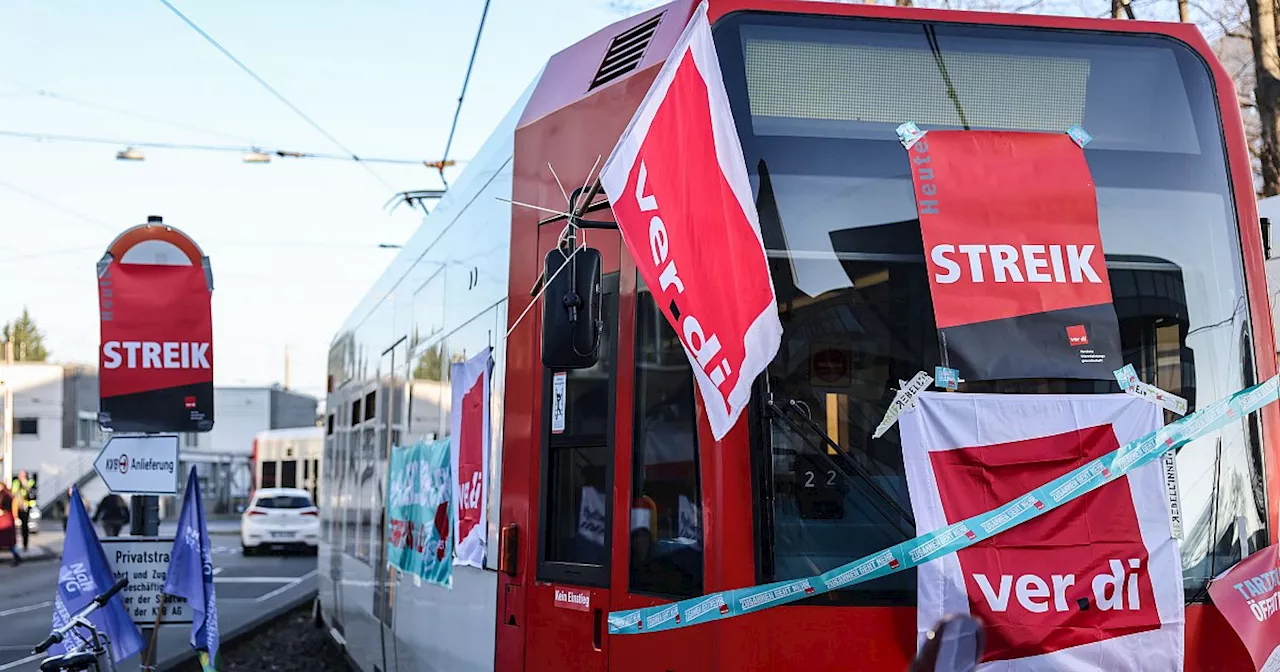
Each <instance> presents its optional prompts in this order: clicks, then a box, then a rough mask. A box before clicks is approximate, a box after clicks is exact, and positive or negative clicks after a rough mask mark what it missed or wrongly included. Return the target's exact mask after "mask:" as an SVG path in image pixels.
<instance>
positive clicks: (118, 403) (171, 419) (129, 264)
mask: <svg viewBox="0 0 1280 672" xmlns="http://www.w3.org/2000/svg"><path fill="white" fill-rule="evenodd" d="M97 278H98V288H97V289H98V313H99V328H100V334H99V353H98V354H99V359H98V363H99V375H98V424H99V425H100V426H102V428H103V429H107V430H111V431H112V432H113V436H112V437H111V439H110V440H109V441H107V445H105V446H103V448H102V452H100V453H99V454H98V457H97V458H96V459H95V460H94V464H93V468H94V470H96V471H97V472H98V474H99V476H101V477H102V481H103V483H105V484H106V486H107V487H108V488H109V489H110V490H111V492H113V493H128V494H132V495H133V497H132V500H131V502H130V526H129V527H130V533H131V534H132V536H133V538H130V539H124V540H111V542H112V543H113V544H114V545H113V546H112V547H111V550H110V551H109V554H110V555H113V557H114V559H115V561H116V562H117V563H118V564H119V563H122V564H119V566H116V565H113V566H116V569H117V573H118V574H119V573H123V574H124V575H127V576H128V577H129V579H130V583H129V591H130V595H131V596H132V597H129V598H127V599H129V600H132V601H131V602H129V604H130V605H131V606H130V614H131V615H132V616H133V618H134V620H135V622H137V623H138V624H139V626H141V628H142V630H143V635H144V637H149V639H150V642H151V644H150V645H149V647H148V649H147V651H146V652H144V654H143V669H144V670H149V669H150V668H151V666H150V664H149V663H148V661H151V660H154V658H155V653H156V652H155V648H156V638H155V633H156V631H157V629H158V628H159V627H160V626H161V625H165V624H169V623H176V622H184V621H181V620H174V618H179V619H181V618H183V617H184V616H183V614H182V612H183V611H184V610H185V605H184V604H183V603H182V602H181V601H176V602H175V601H174V600H173V599H172V598H170V599H166V596H165V595H164V593H163V589H164V580H163V578H162V575H163V574H164V572H165V571H166V570H167V568H168V562H169V554H170V552H171V549H172V547H173V540H172V539H157V538H156V536H157V535H158V534H159V531H160V502H159V498H158V496H159V495H176V494H177V493H178V477H179V471H180V463H179V454H178V434H179V433H184V432H207V431H209V430H211V429H213V409H214V398H213V397H214V395H213V315H212V308H211V305H210V300H211V297H212V293H213V271H212V268H211V266H210V264H209V257H207V256H205V254H204V252H203V251H201V249H200V246H199V245H197V244H196V243H195V241H194V240H192V239H191V238H190V236H187V235H186V234H185V233H183V232H181V231H179V230H177V229H175V228H173V227H171V226H168V225H166V224H165V223H164V221H163V220H162V219H161V218H160V217H157V216H151V217H148V218H147V223H146V224H142V225H138V226H134V227H131V228H129V229H127V230H126V231H124V232H123V233H121V234H120V235H119V236H118V237H116V239H115V240H114V241H112V242H111V244H110V246H108V248H107V250H106V253H105V254H103V256H102V259H101V260H99V262H98V265H97ZM122 544H124V546H122ZM162 557H163V560H161V559H160V558H162ZM157 567H158V568H157ZM187 618H188V619H189V615H188V616H187ZM185 622H188V623H189V622H190V620H186V621H185Z"/></svg>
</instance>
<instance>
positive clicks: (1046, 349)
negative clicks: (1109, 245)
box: [908, 131, 1122, 380]
mask: <svg viewBox="0 0 1280 672" xmlns="http://www.w3.org/2000/svg"><path fill="white" fill-rule="evenodd" d="M908 154H909V157H910V162H911V175H912V180H913V182H914V184H915V192H916V210H917V212H918V214H919V217H920V232H921V237H922V238H923V241H924V252H925V266H926V268H927V271H928V274H929V289H930V293H931V294H932V296H933V312H934V319H935V321H936V323H937V327H938V331H939V344H940V347H941V349H942V355H943V361H944V363H945V364H946V365H947V366H950V367H951V368H955V369H959V370H960V372H961V375H962V376H963V377H964V378H966V379H969V380H990V379H1008V378H1085V379H1097V380H1109V379H1111V377H1112V373H1111V372H1112V371H1114V370H1115V369H1117V368H1119V367H1120V366H1121V364H1122V361H1121V355H1120V331H1119V326H1118V322H1117V320H1116V312H1115V308H1114V307H1113V306H1112V304H1111V284H1110V280H1109V278H1108V275H1107V267H1106V261H1105V259H1104V257H1103V250H1102V236H1101V235H1100V233H1099V231H1098V203H1097V194H1096V192H1095V189H1094V185H1093V178H1092V176H1091V175H1090V173H1089V165H1088V163H1087V162H1086V161H1085V156H1084V150H1083V149H1081V148H1080V147H1079V146H1078V145H1076V143H1075V141H1073V140H1072V139H1071V138H1070V137H1069V136H1068V135H1066V134H1065V133H1061V134H1051V133H1016V132H1002V131H930V132H929V133H928V134H927V135H926V136H925V137H924V138H923V139H921V140H919V141H917V142H916V143H915V144H914V145H912V147H911V149H910V150H909V152H908Z"/></svg>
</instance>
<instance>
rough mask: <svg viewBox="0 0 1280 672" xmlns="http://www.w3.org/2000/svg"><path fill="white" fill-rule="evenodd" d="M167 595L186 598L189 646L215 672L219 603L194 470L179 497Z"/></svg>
mask: <svg viewBox="0 0 1280 672" xmlns="http://www.w3.org/2000/svg"><path fill="white" fill-rule="evenodd" d="M164 592H165V594H166V595H174V596H177V597H185V598H187V603H188V604H189V605H190V607H191V610H192V612H193V613H194V620H193V622H192V624H191V647H192V648H194V649H195V650H196V651H199V652H200V654H201V655H200V665H201V667H203V668H204V670H205V671H206V672H213V671H214V669H215V668H214V664H215V661H216V660H217V657H218V604H217V598H216V596H215V595H214V590H213V556H212V555H211V554H210V552H209V531H208V528H207V527H206V526H205V520H204V502H203V500H202V499H201V497H200V481H199V479H197V478H196V469H195V467H192V468H191V475H190V476H189V477H188V478H187V489H186V492H185V493H183V497H182V515H181V516H180V517H179V518H178V532H177V535H176V537H175V538H174V540H173V551H172V552H171V553H170V554H169V572H168V578H167V579H166V580H165V583H164Z"/></svg>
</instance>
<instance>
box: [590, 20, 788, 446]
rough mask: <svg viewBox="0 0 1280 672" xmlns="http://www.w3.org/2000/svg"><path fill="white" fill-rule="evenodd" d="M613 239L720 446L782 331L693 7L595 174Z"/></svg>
mask: <svg viewBox="0 0 1280 672" xmlns="http://www.w3.org/2000/svg"><path fill="white" fill-rule="evenodd" d="M600 181H601V183H602V185H603V186H604V190H605V193H607V194H608V195H609V200H610V201H611V202H612V206H613V213H614V216H615V217H616V218H617V222H618V229H619V231H621V233H622V239H623V241H624V242H625V243H626V246H627V250H629V251H630V252H631V256H632V257H633V258H634V259H635V262H636V268H637V269H638V270H639V272H640V275H641V277H643V278H644V280H645V282H646V283H647V284H648V286H649V289H650V291H651V292H653V298H654V300H655V301H656V302H657V304H658V308H659V309H660V310H661V311H662V314H663V315H665V316H666V317H667V320H668V321H669V322H671V324H672V326H673V327H675V330H676V333H677V334H679V335H680V339H681V342H682V343H683V344H684V349H685V353H686V354H687V355H688V356H689V362H690V363H691V365H692V366H693V372H694V376H695V377H696V378H697V381H698V390H699V391H700V393H701V395H702V400H703V404H704V405H705V407H706V411H707V418H708V421H709V422H710V424H711V432H712V434H714V435H715V438H716V440H719V439H721V438H723V437H724V435H725V434H726V433H728V431H729V430H730V429H731V428H732V427H733V425H734V423H736V422H737V420H738V416H739V415H741V414H742V410H743V409H744V408H746V405H747V402H748V401H749V400H750V398H751V383H752V382H753V381H754V380H755V377H756V376H757V375H759V374H760V373H761V372H763V371H764V370H765V368H766V367H768V365H769V362H770V361H772V360H773V357H774V355H775V354H777V352H778V345H779V343H780V342H781V339H782V323H781V322H780V321H779V320H778V308H777V302H776V299H775V296H774V291H773V280H772V278H770V277H769V265H768V262H767V260H766V258H765V252H764V244H763V242H762V240H761V238H760V221H759V217H758V216H757V214H756V207H755V202H754V201H753V200H752V196H751V183H750V181H749V179H748V176H747V168H746V161H745V160H744V159H743V156H742V146H741V144H740V143H739V141H738V131H737V129H736V128H735V126H734V123H733V114H732V112H731V111H730V109H729V96H728V94H727V93H726V92H725V88H724V80H723V78H722V77H721V74H720V61H719V60H717V58H716V49H715V44H714V43H713V42H712V39H711V25H710V24H709V23H708V22H707V5H706V2H703V3H701V4H700V5H699V6H698V8H697V10H696V11H694V13H693V18H691V19H690V20H689V25H688V26H687V27H686V28H685V30H684V33H683V34H681V35H680V39H679V41H677V42H676V46H675V48H674V49H673V50H672V52H671V55H670V56H668V57H667V61H666V64H665V65H663V67H662V71H661V72H659V73H658V77H657V79H656V80H655V81H654V83H653V86H652V87H650V89H649V93H648V94H647V95H646V96H645V98H644V101H643V102H641V103H640V107H639V109H638V110H637V111H636V114H635V117H633V118H632V119H631V123H630V125H628V126H627V130H626V131H624V132H623V134H622V137H621V138H620V139H619V140H618V145H617V146H616V147H615V148H614V150H613V153H612V154H610V155H609V160H608V161H606V162H605V164H604V168H603V169H602V171H601V173H600Z"/></svg>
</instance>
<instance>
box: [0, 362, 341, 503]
mask: <svg viewBox="0 0 1280 672" xmlns="http://www.w3.org/2000/svg"><path fill="white" fill-rule="evenodd" d="M3 386H9V387H10V388H11V389H12V391H13V436H12V441H13V465H12V470H13V473H17V472H18V471H19V470H23V469H25V470H27V471H28V472H30V473H32V474H35V475H36V476H37V478H38V482H39V488H38V495H37V503H38V504H39V505H40V507H41V509H42V510H46V511H50V512H51V513H54V515H57V514H56V512H57V511H60V510H61V508H62V506H64V505H65V502H66V492H67V490H68V489H69V488H70V487H71V486H72V485H76V486H78V487H79V488H80V489H81V492H82V494H84V496H85V499H87V500H88V501H89V504H90V505H91V506H92V505H96V504H97V502H98V501H99V500H101V499H102V497H103V496H105V495H106V494H107V490H106V488H105V486H103V484H102V481H101V479H99V478H97V474H96V472H94V470H93V462H94V459H95V458H96V457H97V455H98V452H99V451H100V450H101V449H102V446H103V445H104V444H105V442H106V440H107V437H108V436H109V434H107V433H105V432H103V431H102V429H101V428H100V427H99V426H98V421H97V418H98V376H97V369H96V368H95V367H92V366H85V365H75V364H71V365H64V364H46V363H27V362H20V363H15V364H10V365H4V364H0V389H3ZM3 403H4V397H3V396H0V408H2V406H3ZM317 403H318V402H317V400H316V399H315V398H314V397H311V396H308V395H305V394H299V393H296V392H290V391H288V390H285V389H283V388H280V387H279V386H272V387H218V388H215V389H214V414H215V416H214V427H213V430H212V431H210V432H206V433H203V434H187V435H183V436H182V437H181V439H180V443H179V450H180V452H179V462H180V466H181V470H182V471H181V473H183V474H185V473H186V472H187V469H189V468H190V467H191V466H193V465H194V466H197V468H198V473H199V477H200V486H201V494H203V495H204V499H205V510H206V511H207V512H208V513H210V514H219V513H236V512H238V511H239V509H240V508H242V507H243V506H245V505H247V503H248V498H249V489H250V485H251V477H252V473H253V472H252V469H251V465H250V461H251V459H252V455H253V437H254V435H256V434H257V433H258V432H261V431H264V430H269V429H287V428H292V427H313V426H315V425H316V424H317V421H316V418H317V415H316V408H317ZM3 432H4V428H3V426H0V435H2V434H3ZM3 459H4V457H3V452H2V451H0V460H3ZM0 473H2V470H0ZM185 482H186V481H185V479H179V487H182V485H183V484H184V483H185ZM179 495H181V493H179ZM126 498H127V497H126ZM170 499H173V498H161V512H162V515H177V513H178V510H179V508H180V506H181V504H180V501H181V500H174V501H166V500H170Z"/></svg>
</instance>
